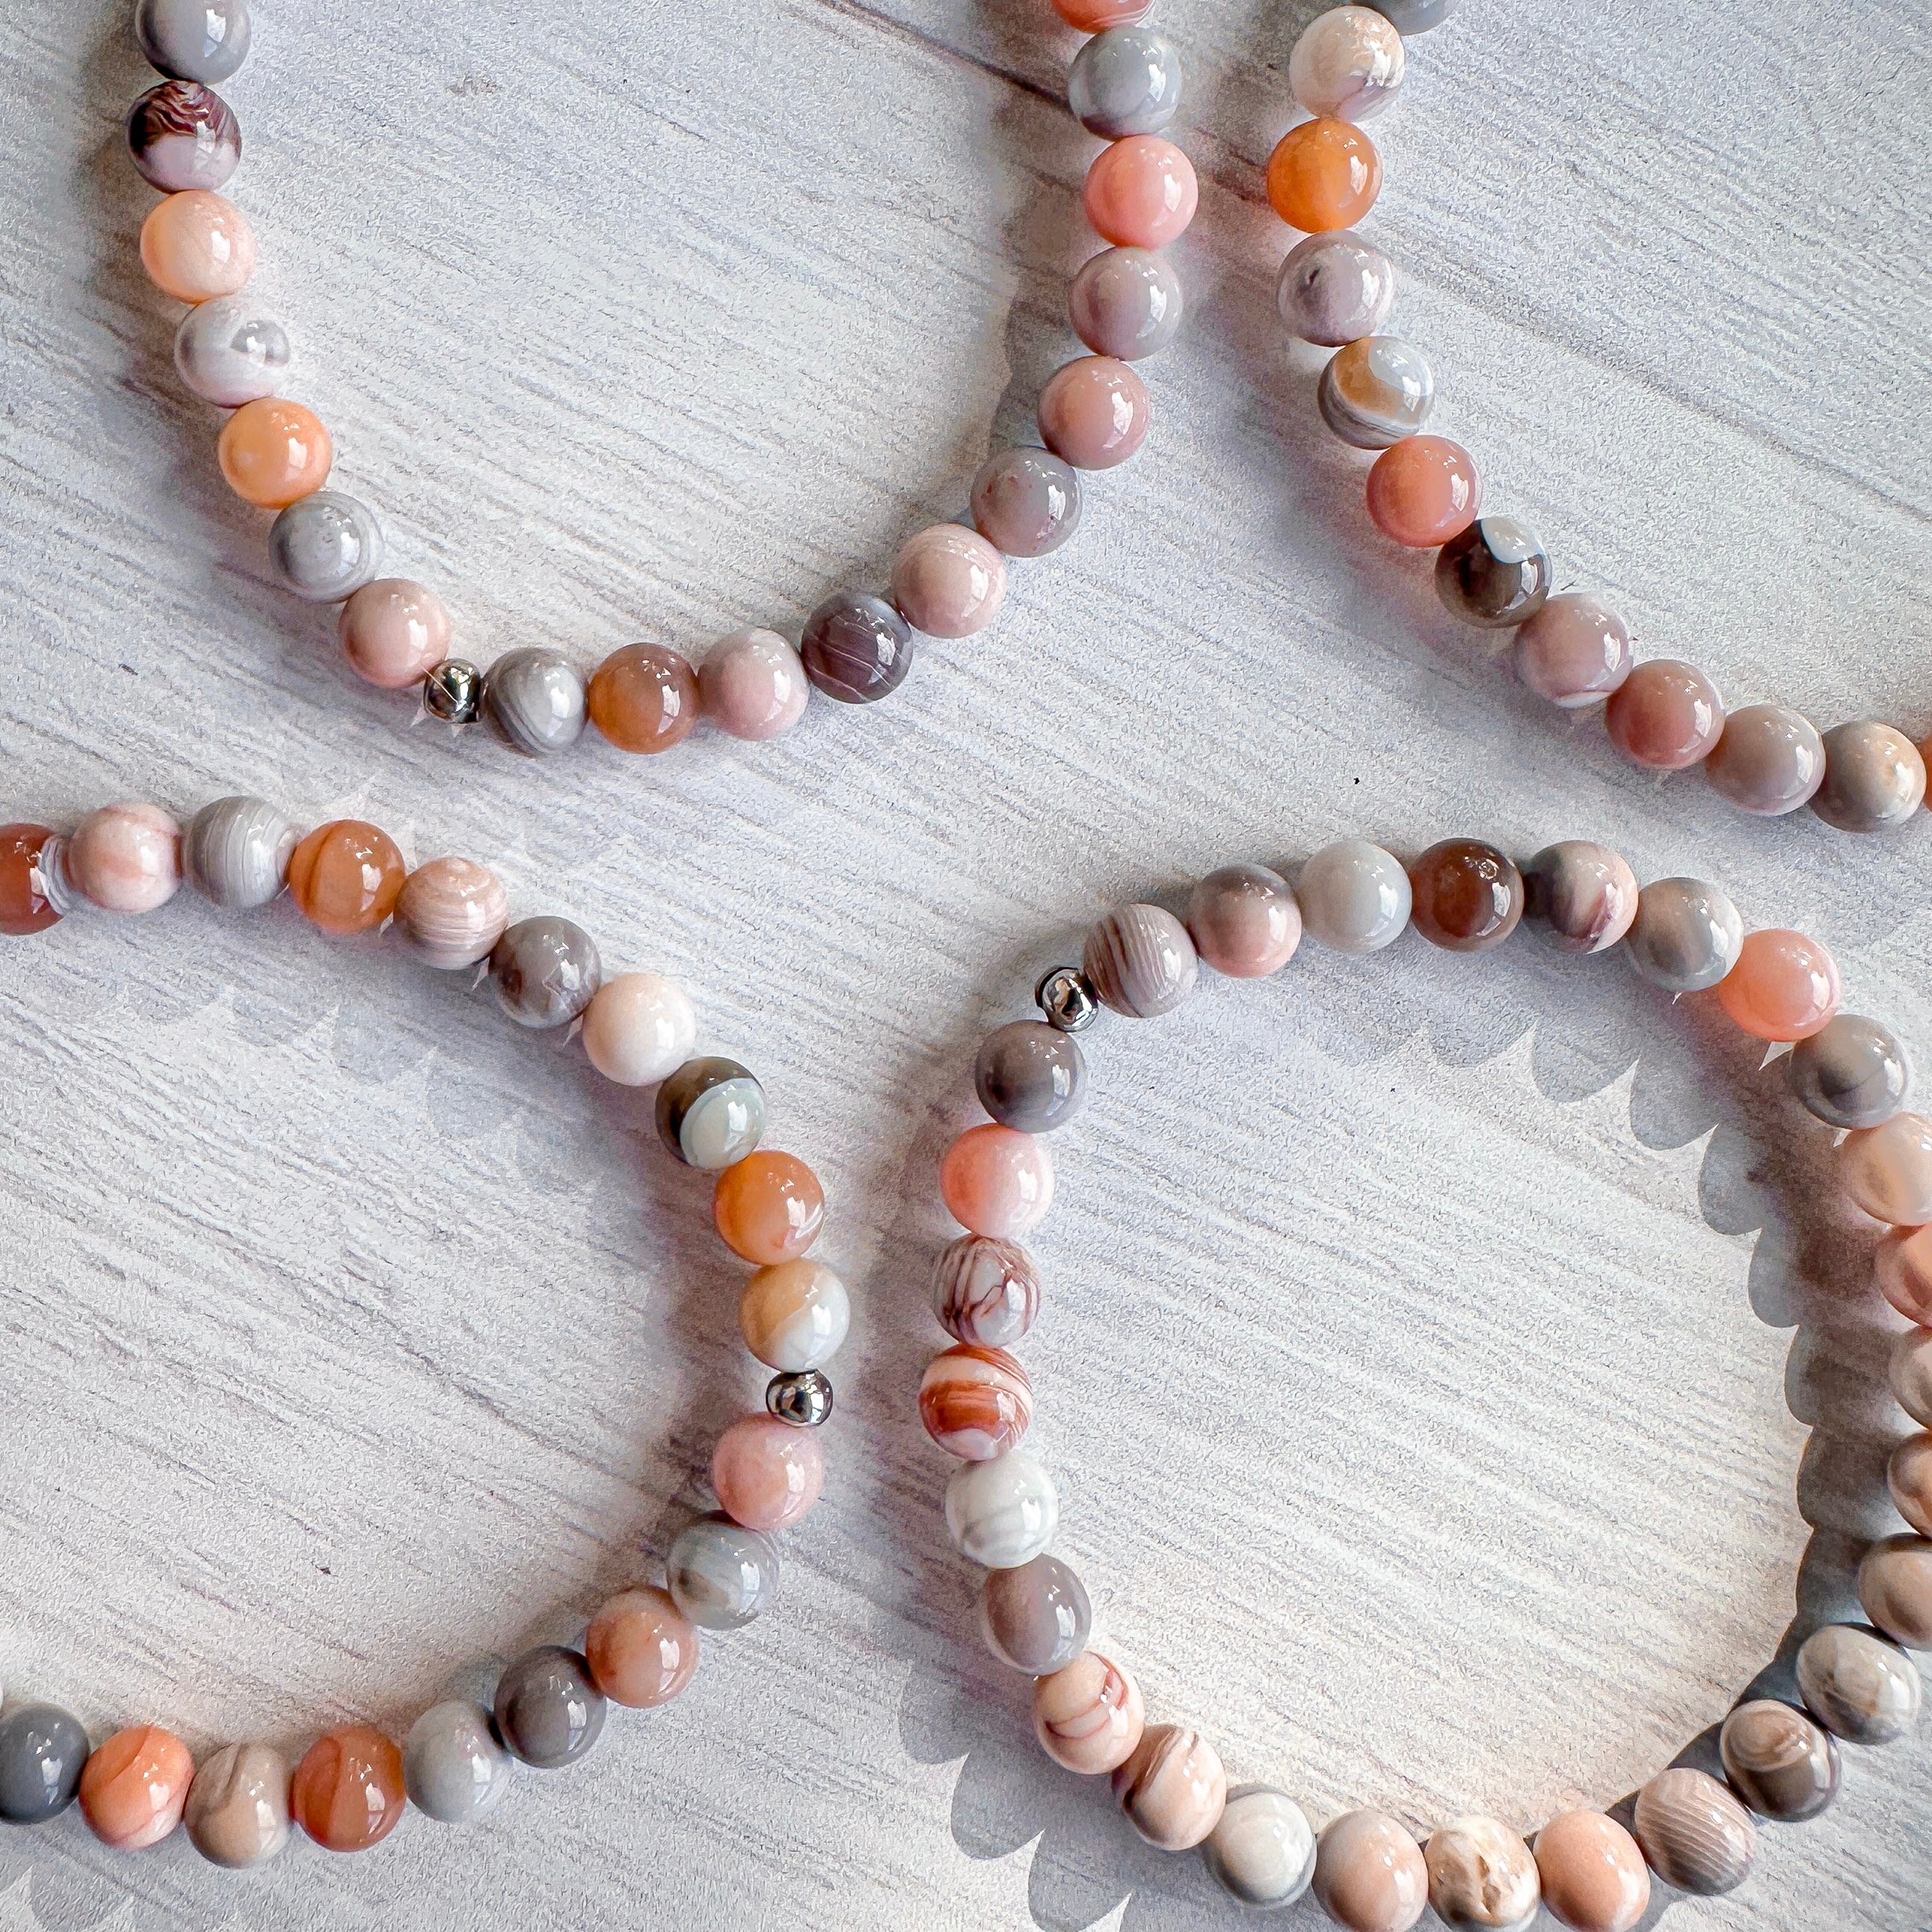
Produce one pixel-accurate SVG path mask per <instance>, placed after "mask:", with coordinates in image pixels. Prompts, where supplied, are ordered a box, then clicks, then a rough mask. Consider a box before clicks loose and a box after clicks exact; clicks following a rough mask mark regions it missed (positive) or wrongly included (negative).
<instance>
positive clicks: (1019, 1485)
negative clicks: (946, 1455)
mask: <svg viewBox="0 0 1932 1932" xmlns="http://www.w3.org/2000/svg"><path fill="white" fill-rule="evenodd" d="M1059 1522H1060V1496H1059V1493H1058V1491H1057V1490H1055V1488H1054V1487H1053V1478H1052V1477H1051V1476H1049V1475H1048V1474H1047V1473H1046V1468H1045V1466H1043V1464H1041V1463H1039V1462H1037V1461H1036V1460H1034V1458H1033V1457H1031V1456H1029V1455H1028V1454H1027V1453H1026V1452H1025V1451H1024V1450H1022V1449H1010V1450H1008V1451H1007V1453H1006V1454H1004V1456H995V1457H994V1458H993V1459H992V1461H990V1462H986V1463H962V1465H961V1466H959V1469H956V1470H955V1471H954V1472H953V1479H952V1481H950V1482H949V1483H948V1484H947V1486H946V1528H947V1534H948V1535H950V1536H951V1538H953V1547H955V1548H956V1550H959V1553H961V1555H962V1556H970V1557H971V1559H973V1561H974V1562H975V1563H979V1564H983V1565H985V1566H986V1568H988V1569H989V1570H1017V1569H1018V1568H1019V1566H1020V1565H1022V1563H1031V1562H1032V1561H1033V1559H1034V1558H1035V1557H1036V1556H1039V1555H1040V1553H1041V1552H1042V1551H1043V1550H1045V1549H1046V1546H1047V1545H1048V1544H1049V1543H1051V1542H1052V1541H1053V1532H1054V1531H1055V1529H1056V1528H1058V1525H1059Z"/></svg>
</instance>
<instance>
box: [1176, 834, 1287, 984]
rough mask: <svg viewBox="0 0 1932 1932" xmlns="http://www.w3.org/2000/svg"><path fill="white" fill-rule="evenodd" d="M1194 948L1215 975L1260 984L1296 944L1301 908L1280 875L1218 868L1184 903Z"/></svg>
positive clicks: (1256, 869)
mask: <svg viewBox="0 0 1932 1932" xmlns="http://www.w3.org/2000/svg"><path fill="white" fill-rule="evenodd" d="M1187 933H1188V937H1189V938H1190V939H1192V940H1193V942H1194V950H1196V953H1199V955H1200V956H1201V958H1202V959H1203V960H1204V961H1205V962H1206V963H1207V964H1208V965H1210V966H1211V967H1213V968H1214V971H1216V972H1217V973H1224V974H1226V975H1227V976H1228V977H1229V978H1230V979H1234V980H1259V979H1264V978H1265V977H1267V976H1268V974H1271V973H1279V972H1280V971H1281V969H1282V968H1283V967H1284V966H1286V965H1287V964H1288V962H1289V960H1291V959H1293V958H1294V957H1295V949H1296V947H1298V946H1299V945H1300V944H1301V907H1299V906H1298V905H1297V904H1295V894H1294V893H1293V892H1292V891H1291V890H1290V889H1289V883H1288V881H1287V880H1286V879H1284V878H1283V877H1282V876H1281V874H1280V873H1279V872H1273V871H1269V869H1268V867H1267V866H1265V865H1248V864H1245V863H1244V864H1239V865H1223V866H1222V867H1221V868H1220V869H1219V870H1218V871H1212V872H1210V873H1209V874H1208V876H1207V877H1205V879H1203V880H1202V881H1201V883H1199V885H1198V886H1196V887H1195V888H1194V890H1193V892H1192V893H1191V894H1190V895H1189V898H1188V901H1187Z"/></svg>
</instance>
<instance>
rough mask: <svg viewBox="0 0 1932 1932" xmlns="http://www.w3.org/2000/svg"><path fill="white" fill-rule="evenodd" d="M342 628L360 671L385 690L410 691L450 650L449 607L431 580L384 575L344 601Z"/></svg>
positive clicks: (350, 655) (348, 651) (347, 651)
mask: <svg viewBox="0 0 1932 1932" xmlns="http://www.w3.org/2000/svg"><path fill="white" fill-rule="evenodd" d="M337 634H338V636H339V637H341V640H342V649H343V654H344V656H346V657H347V658H348V660H349V663H350V668H351V669H352V670H353V671H354V672H355V673H356V676H358V677H360V678H364V679H367V680H368V682H370V683H371V684H373V685H376V686H377V688H379V689H380V690H383V691H407V689H408V688H410V685H413V684H419V683H421V682H422V680H423V679H425V677H427V676H428V675H429V673H431V671H433V670H435V668H436V667H437V665H438V664H441V663H442V662H443V659H444V658H446V657H448V656H449V635H450V627H449V611H448V610H446V609H445V608H444V607H443V599H442V598H440V597H439V596H437V594H436V592H434V590H432V589H430V588H429V586H428V585H427V584H423V583H416V581H414V580H413V579H412V578H410V577H379V578H378V579H377V580H376V582H374V583H365V584H364V585H363V586H362V589H360V590H359V591H357V592H356V595H354V596H353V597H352V598H350V600H349V601H348V602H347V604H344V605H343V607H342V616H341V620H340V622H339V623H338V627H337Z"/></svg>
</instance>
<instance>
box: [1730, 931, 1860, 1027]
mask: <svg viewBox="0 0 1932 1932" xmlns="http://www.w3.org/2000/svg"><path fill="white" fill-rule="evenodd" d="M1840 991H1841V989H1840V986H1839V983H1838V962H1836V961H1835V959H1832V956H1831V954H1830V953H1827V952H1826V950H1825V949H1824V947H1822V946H1820V944H1818V942H1817V941H1816V940H1815V939H1808V938H1806V937H1805V935H1804V934H1803V933H1802V932H1787V931H1783V930H1780V929H1773V930H1772V931H1770V932H1754V933H1751V934H1750V935H1748V937H1747V938H1746V939H1745V943H1744V945H1743V947H1742V949H1741V950H1739V954H1738V963H1737V964H1736V965H1735V966H1733V968H1731V970H1730V971H1729V972H1728V973H1727V974H1725V975H1724V977H1723V978H1722V979H1721V980H1719V981H1718V999H1719V1000H1720V1001H1721V1002H1722V1003H1723V1005H1724V1010H1725V1012H1726V1013H1729V1014H1730V1016H1731V1018H1732V1019H1733V1020H1735V1021H1736V1022H1737V1024H1738V1025H1739V1026H1741V1027H1742V1028H1744V1030H1745V1032H1746V1033H1748V1034H1751V1035H1753V1036H1754V1037H1756V1038H1757V1039H1759V1040H1809V1039H1810V1038H1811V1036H1812V1035H1813V1034H1814V1033H1820V1032H1823V1030H1824V1028H1825V1027H1826V1025H1827V1024H1828V1023H1829V1022H1830V1020H1831V1018H1832V1015H1833V1014H1834V1013H1836V1012H1837V1011H1838V1000H1839V998H1840Z"/></svg>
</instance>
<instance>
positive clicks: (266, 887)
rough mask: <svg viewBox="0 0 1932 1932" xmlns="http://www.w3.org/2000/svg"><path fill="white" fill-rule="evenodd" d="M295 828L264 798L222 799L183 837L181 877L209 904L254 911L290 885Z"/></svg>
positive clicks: (203, 810) (208, 807)
mask: <svg viewBox="0 0 1932 1932" xmlns="http://www.w3.org/2000/svg"><path fill="white" fill-rule="evenodd" d="M295 849H296V829H295V827H294V826H293V825H291V824H290V823H289V821H288V820H287V819H286V818H284V817H283V816H282V814H281V813H280V812H279V811H277V810H276V809H275V807H274V806H273V805H271V804H270V803H269V802H268V800H267V799H263V798H218V799H216V800H215V801H214V803H213V804H212V805H203V806H202V808H201V809H200V810H199V811H197V812H196V814H195V815H194V817H193V819H192V820H190V823H189V825H188V828H187V831H186V832H184V833H183V834H182V836H181V873H182V876H183V877H185V878H187V880H190V882H191V883H193V886H195V888H196V890H197V891H198V892H200V893H201V895H202V897H203V898H206V899H207V900H208V901H209V902H210V903H211V904H214V905H218V906H220V907H223V908H224V909H225V910H231V911H238V912H239V911H248V910H253V909H254V907H257V906H265V905H266V904H268V903H269V901H270V900H272V899H273V898H277V897H278V896H279V895H280V894H281V889H282V887H283V886H284V885H285V884H286V883H287V881H288V876H289V861H290V859H291V858H292V857H293V856H294V854H295Z"/></svg>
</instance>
